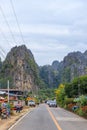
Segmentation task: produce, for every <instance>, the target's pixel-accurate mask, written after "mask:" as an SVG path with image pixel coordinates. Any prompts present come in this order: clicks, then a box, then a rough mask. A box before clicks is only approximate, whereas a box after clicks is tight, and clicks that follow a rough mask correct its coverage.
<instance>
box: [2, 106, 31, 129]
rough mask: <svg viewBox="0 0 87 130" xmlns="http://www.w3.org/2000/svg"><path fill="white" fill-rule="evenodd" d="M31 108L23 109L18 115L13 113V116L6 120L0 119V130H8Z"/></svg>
mask: <svg viewBox="0 0 87 130" xmlns="http://www.w3.org/2000/svg"><path fill="white" fill-rule="evenodd" d="M30 110H31V108H29V107H24V108H23V110H22V111H21V112H20V113H16V112H15V111H14V112H13V115H12V116H10V117H9V118H7V119H3V120H1V119H0V130H8V129H9V128H10V127H11V126H12V125H13V124H14V123H15V122H16V121H17V120H18V119H19V118H21V117H22V116H23V115H25V114H26V113H27V112H28V111H30Z"/></svg>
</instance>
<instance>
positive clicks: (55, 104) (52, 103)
mask: <svg viewBox="0 0 87 130" xmlns="http://www.w3.org/2000/svg"><path fill="white" fill-rule="evenodd" d="M49 107H57V103H56V101H51V102H50V103H49Z"/></svg>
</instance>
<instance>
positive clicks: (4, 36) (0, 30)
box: [0, 28, 11, 46]
mask: <svg viewBox="0 0 87 130" xmlns="http://www.w3.org/2000/svg"><path fill="white" fill-rule="evenodd" d="M0 32H1V34H2V36H3V38H4V39H5V41H6V43H8V44H9V45H10V46H11V44H10V43H9V41H8V39H7V38H6V35H5V34H4V32H3V31H2V29H1V28H0Z"/></svg>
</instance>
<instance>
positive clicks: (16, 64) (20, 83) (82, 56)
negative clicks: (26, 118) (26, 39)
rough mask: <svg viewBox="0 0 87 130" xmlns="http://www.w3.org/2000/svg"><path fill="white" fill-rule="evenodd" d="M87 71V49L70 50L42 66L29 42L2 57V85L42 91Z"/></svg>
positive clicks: (1, 86)
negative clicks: (50, 63) (37, 61)
mask: <svg viewBox="0 0 87 130" xmlns="http://www.w3.org/2000/svg"><path fill="white" fill-rule="evenodd" d="M86 74H87V51H85V52H84V53H81V52H79V51H77V52H72V53H69V54H68V55H67V56H65V57H64V59H63V61H61V62H59V61H57V60H55V61H53V63H52V65H44V66H38V65H37V63H36V61H35V59H34V56H33V54H32V52H31V51H30V50H29V49H27V47H26V46H25V45H22V46H18V47H17V46H15V47H13V48H12V49H11V51H10V52H9V53H8V54H7V56H6V59H5V61H4V62H1V60H0V88H6V87H7V84H6V83H7V80H8V79H9V80H10V87H11V88H15V89H19V90H26V91H38V89H39V88H42V87H49V88H56V87H58V85H59V84H60V83H65V82H71V81H72V80H73V79H74V78H75V77H78V76H82V75H86Z"/></svg>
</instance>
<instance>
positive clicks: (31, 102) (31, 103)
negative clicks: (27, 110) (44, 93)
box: [28, 100, 36, 107]
mask: <svg viewBox="0 0 87 130" xmlns="http://www.w3.org/2000/svg"><path fill="white" fill-rule="evenodd" d="M28 106H33V107H35V106H36V104H35V101H33V100H30V101H28Z"/></svg>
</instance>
